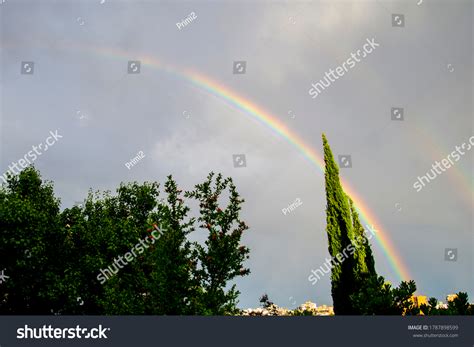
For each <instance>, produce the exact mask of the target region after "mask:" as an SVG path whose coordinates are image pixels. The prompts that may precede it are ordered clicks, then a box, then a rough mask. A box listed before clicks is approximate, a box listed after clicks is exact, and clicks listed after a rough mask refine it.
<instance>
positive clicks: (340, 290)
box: [322, 134, 376, 314]
mask: <svg viewBox="0 0 474 347" xmlns="http://www.w3.org/2000/svg"><path fill="white" fill-rule="evenodd" d="M322 137H323V148H324V162H325V164H326V169H325V184H326V201H327V205H326V223H327V227H326V231H327V235H328V243H329V254H330V255H331V257H332V258H333V259H334V258H336V257H337V256H338V255H340V256H343V261H342V262H338V261H334V262H333V267H332V271H331V293H332V298H333V304H334V312H335V314H358V313H359V312H358V310H357V309H356V308H355V307H354V306H353V304H352V302H351V299H350V296H351V295H353V294H354V293H356V292H357V291H358V290H359V288H360V287H361V285H362V283H364V281H366V279H367V278H368V277H370V276H376V273H375V262H374V259H373V256H372V250H371V249H370V244H369V242H368V240H367V238H366V236H365V233H364V228H363V227H362V225H361V223H360V221H359V216H358V214H357V212H356V210H355V208H354V205H353V202H352V200H351V199H350V197H349V196H347V194H346V193H345V192H344V190H343V188H342V186H341V183H340V181H339V168H338V167H337V165H336V162H335V160H334V156H333V154H332V151H331V148H330V147H329V144H328V142H327V140H326V136H325V135H324V134H323V136H322ZM351 249H352V251H351Z"/></svg>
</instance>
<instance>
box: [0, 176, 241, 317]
mask: <svg viewBox="0 0 474 347" xmlns="http://www.w3.org/2000/svg"><path fill="white" fill-rule="evenodd" d="M161 194H162V192H160V187H159V184H158V183H144V184H138V183H130V184H122V185H120V187H119V188H118V189H117V192H116V194H115V195H112V194H111V193H109V192H105V193H103V194H100V193H92V192H89V194H88V197H87V198H86V199H85V201H84V202H83V204H82V205H81V206H74V207H72V208H68V209H65V210H64V211H60V201H59V199H57V198H56V197H55V196H54V193H53V185H52V184H51V183H50V182H43V181H42V179H41V177H40V174H39V172H38V171H36V170H35V169H34V168H27V169H25V170H24V171H22V172H21V173H20V174H19V175H18V176H9V178H8V182H7V184H6V185H4V186H2V187H1V188H0V271H1V270H2V269H4V274H5V275H6V276H8V278H5V281H3V283H1V284H0V314H61V315H63V314H71V315H73V314H93V315H115V314H130V315H138V314H155V315H222V314H233V313H235V312H236V310H237V308H236V305H237V298H238V295H239V292H238V290H237V289H236V287H235V285H231V282H232V280H234V279H235V278H236V277H238V276H245V275H247V274H248V273H249V272H250V271H249V269H246V268H245V267H244V266H243V263H244V261H245V259H247V258H248V254H249V249H248V248H247V247H245V246H243V245H241V237H242V233H243V232H245V231H246V230H247V229H248V227H247V225H246V224H245V223H244V222H243V221H242V220H240V217H239V212H240V209H241V205H242V203H243V201H244V200H243V199H241V197H240V196H239V194H238V193H237V190H236V188H235V185H234V184H233V182H232V179H230V178H223V177H222V175H214V174H212V173H211V174H210V175H209V176H208V177H207V179H206V180H205V181H204V182H203V183H201V184H198V185H196V186H195V188H194V189H193V190H192V191H187V192H182V191H181V190H180V189H179V188H178V186H177V184H176V182H175V181H174V180H173V178H172V177H171V176H170V177H168V179H167V181H166V183H165V184H164V196H161ZM185 199H187V200H188V201H189V202H192V201H195V202H197V204H198V205H199V211H198V214H197V215H198V216H199V217H197V218H190V217H189V214H190V208H189V207H188V206H187V204H186V203H185ZM221 204H224V205H225V208H224V207H221V206H222V205H221ZM195 215H196V214H195ZM153 224H156V226H157V228H158V229H160V234H159V235H160V236H159V237H157V238H156V239H153V240H150V239H149V238H151V235H150V231H151V230H155V229H154V228H153V229H150V228H151V227H152V225H153ZM196 225H197V228H195V226H196ZM191 233H205V237H204V239H205V242H203V244H200V243H198V242H191V241H189V237H188V236H189V235H190V234H191ZM155 235H156V234H155ZM140 240H142V241H143V240H146V241H147V242H146V243H144V242H142V244H143V245H145V244H146V245H147V247H146V248H145V247H142V248H143V251H142V250H141V249H139V248H138V247H137V248H136V249H138V251H135V252H134V257H132V256H129V255H130V254H131V252H130V251H131V249H132V247H133V246H134V245H136V244H137V243H138V242H140ZM148 241H150V242H148ZM124 255H125V257H123V256H124ZM120 256H122V258H123V259H122V260H121V261H120V262H119V261H118V257H120ZM125 258H127V260H128V261H127V262H126V263H125V264H126V265H123V264H124V262H125ZM135 258H136V259H135ZM119 264H120V267H119ZM101 270H102V271H101ZM104 273H105V274H106V275H105V276H106V277H107V279H106V281H103V277H100V276H101V274H102V275H103V274H104ZM99 279H100V280H99ZM101 283H103V284H101Z"/></svg>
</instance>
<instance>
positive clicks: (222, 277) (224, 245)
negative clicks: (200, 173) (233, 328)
mask: <svg viewBox="0 0 474 347" xmlns="http://www.w3.org/2000/svg"><path fill="white" fill-rule="evenodd" d="M223 193H226V194H227V195H228V203H227V206H226V207H225V208H224V207H221V204H220V201H219V199H221V200H222V199H223V197H222V194H223ZM185 196H186V197H188V198H193V199H196V200H197V201H198V202H199V212H200V216H199V218H198V222H200V223H201V224H200V228H201V229H204V230H207V233H208V237H207V240H206V241H205V246H202V245H200V244H198V243H195V250H194V255H195V258H196V259H197V261H198V264H199V265H198V269H197V270H196V279H197V280H198V281H199V283H200V287H201V288H202V289H203V292H202V302H203V306H204V307H206V314H213V315H220V314H232V313H235V312H236V311H237V309H236V304H237V297H238V295H239V291H237V290H236V287H235V284H234V285H232V286H231V288H230V289H229V290H226V288H227V286H228V284H229V282H230V281H231V280H233V279H234V278H235V277H237V276H245V275H248V274H249V273H250V270H249V269H246V268H244V267H243V262H244V261H245V259H248V257H249V256H248V254H249V249H248V248H247V247H245V246H241V245H240V240H241V237H242V233H243V232H244V231H245V230H247V229H248V226H247V224H245V222H243V221H242V220H241V219H240V217H239V213H240V210H241V208H242V203H243V202H244V200H243V199H242V198H241V197H240V195H239V194H238V192H237V189H236V187H235V185H234V183H233V181H232V179H231V178H225V179H224V178H223V177H222V175H221V174H218V175H217V176H215V175H214V173H210V174H209V176H208V177H207V180H206V181H205V182H204V183H202V184H198V185H196V186H195V189H194V190H193V191H191V192H186V193H185Z"/></svg>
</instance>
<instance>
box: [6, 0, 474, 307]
mask: <svg viewBox="0 0 474 347" xmlns="http://www.w3.org/2000/svg"><path fill="white" fill-rule="evenodd" d="M417 2H418V1H415V0H414V1H398V2H384V1H378V2H377V1H314V2H296V1H291V2H264V1H258V2H257V1H219V2H218V1H214V2H204V1H193V2H181V1H179V2H177V1H169V2H158V1H113V0H106V1H105V3H103V4H100V0H97V1H21V0H6V2H5V3H3V4H0V15H1V17H0V20H1V25H0V30H1V42H0V44H1V46H0V50H1V62H0V67H1V76H0V77H1V93H0V96H1V117H0V121H1V125H0V126H1V132H0V134H1V135H0V136H1V138H0V169H1V173H3V172H5V171H6V170H7V169H8V165H10V164H11V162H12V161H17V160H18V159H19V158H21V157H23V156H24V155H25V154H26V153H27V152H28V151H29V150H31V146H32V145H37V144H38V143H41V142H43V141H44V140H45V138H46V137H47V136H48V133H49V131H50V130H55V129H59V134H61V135H62V136H63V138H62V139H60V140H59V142H58V143H57V144H55V145H54V146H53V147H52V148H50V149H49V150H48V151H47V152H46V153H44V154H43V155H42V156H40V157H39V159H38V160H37V161H36V162H35V165H36V167H37V168H39V169H40V171H41V173H42V175H43V177H44V178H46V179H49V180H52V181H54V183H55V189H56V193H57V195H58V196H59V197H60V198H61V200H62V203H63V207H69V206H71V205H73V204H74V203H75V202H76V201H81V200H82V199H83V198H84V197H85V196H86V194H87V191H88V189H89V188H93V189H94V190H96V189H99V190H106V189H111V190H114V189H115V188H116V187H117V186H118V185H119V183H120V182H122V181H133V180H137V181H145V180H148V181H150V180H156V181H160V182H163V181H164V178H165V177H166V175H168V174H173V175H174V176H175V178H176V179H177V181H178V183H179V184H180V185H181V186H182V187H183V188H185V189H190V188H192V186H193V185H194V184H196V183H199V182H201V181H202V180H203V179H204V178H205V177H206V175H207V173H208V172H210V171H216V172H222V173H223V174H225V175H227V176H231V177H233V178H234V180H235V183H236V184H237V186H238V188H239V191H240V192H241V194H242V195H243V197H244V198H245V199H246V204H245V206H244V209H243V213H242V215H243V218H244V220H246V221H247V223H248V224H249V226H250V227H251V228H250V230H249V231H248V233H247V234H246V235H245V237H244V243H245V244H246V245H248V246H249V247H250V249H251V254H250V255H251V258H250V260H249V261H248V263H247V265H248V266H249V267H250V269H251V271H252V273H251V275H250V276H247V277H245V278H243V279H239V280H238V281H237V284H238V288H239V289H240V290H241V292H242V294H241V296H240V306H241V307H249V306H256V305H257V304H258V298H259V296H260V295H261V294H263V293H264V292H266V293H268V294H269V296H270V298H271V299H272V300H273V301H274V302H275V303H277V304H279V305H281V306H294V303H296V304H300V303H303V302H304V301H307V300H311V301H313V302H316V303H318V304H331V302H332V301H331V296H330V279H329V276H327V277H326V278H323V279H322V280H321V281H320V282H318V283H317V285H315V286H312V285H311V283H310V282H309V281H308V280H307V278H308V275H309V274H310V270H311V269H315V268H317V267H319V266H320V265H322V264H323V263H324V261H325V258H326V257H327V256H328V252H327V237H326V234H325V204H326V202H325V195H324V194H325V193H324V176H323V174H322V173H321V171H320V170H319V169H318V168H317V167H316V166H315V165H313V164H311V163H309V162H308V161H307V160H305V158H304V157H303V155H302V154H301V153H300V152H299V151H298V150H297V148H295V147H293V146H291V145H290V144H289V143H288V142H287V141H285V140H284V139H283V138H281V137H280V136H278V135H276V134H275V133H274V132H273V131H272V130H271V129H269V128H268V127H265V126H262V125H261V124H259V123H258V122H255V121H254V120H252V119H250V118H249V117H248V116H247V115H246V114H245V113H244V112H243V111H241V110H239V109H237V108H235V107H232V106H230V105H228V104H226V103H225V102H224V101H223V100H221V99H218V98H216V97H214V96H212V95H210V94H208V93H207V92H205V91H203V90H199V89H197V88H196V87H194V86H192V85H191V84H190V83H188V82H186V81H185V80H183V79H180V78H177V77H176V76H175V75H173V74H169V73H166V72H165V71H163V70H159V69H154V68H152V67H150V66H146V65H142V67H141V73H140V74H138V75H129V74H127V61H128V60H140V58H141V57H144V56H152V57H154V58H156V59H158V60H160V61H163V62H165V63H169V64H173V65H176V66H179V67H183V68H186V69H191V70H194V71H198V72H199V73H200V74H202V75H205V76H209V77H211V78H212V79H213V80H216V81H218V82H219V83H220V84H222V85H224V86H226V87H227V88H229V89H230V90H233V91H235V92H236V93H238V94H240V95H241V96H243V97H245V98H246V99H248V100H250V101H251V102H252V103H254V104H256V105H258V106H260V107H261V108H263V109H264V110H266V111H267V112H269V113H271V114H272V115H274V116H276V118H278V119H279V120H280V121H282V122H283V123H284V124H285V125H286V126H288V128H289V129H291V130H292V131H293V132H294V133H296V134H298V136H299V137H300V138H301V139H302V140H303V141H304V142H305V143H306V144H307V145H309V146H310V147H311V148H313V149H315V150H316V151H317V152H318V153H322V149H321V133H322V132H325V133H326V135H327V137H328V139H329V142H330V144H331V146H332V149H333V152H334V154H335V155H336V156H337V155H338V154H351V155H352V165H353V167H352V168H350V169H342V170H341V175H342V176H343V177H344V179H346V180H347V181H348V182H349V183H350V184H351V186H352V187H354V189H355V191H356V192H358V194H359V195H360V196H362V197H363V198H364V200H365V202H366V203H367V205H368V206H369V208H370V210H371V211H372V212H373V214H374V215H375V216H377V219H378V220H379V221H380V223H381V225H376V226H375V227H376V228H378V229H380V230H383V231H384V232H386V233H387V234H388V236H389V238H390V239H391V240H392V241H393V245H394V247H395V249H396V253H397V254H398V256H399V257H400V259H402V261H403V263H404V264H406V266H407V268H408V269H409V272H410V275H411V276H412V278H413V279H415V281H416V283H417V286H418V289H419V291H418V292H419V293H420V294H425V295H428V296H435V297H438V298H439V299H442V300H444V298H445V296H446V294H449V293H452V292H457V291H460V290H462V291H468V293H469V295H470V296H471V299H473V298H474V278H473V268H474V257H473V249H474V238H473V214H472V211H473V190H472V187H473V170H474V158H473V153H474V151H471V152H469V153H467V154H466V155H464V156H463V157H462V158H461V160H460V161H459V162H457V163H456V165H455V167H453V168H451V169H449V170H448V171H447V172H445V173H443V174H442V175H440V176H439V177H437V178H436V179H435V180H434V181H433V182H431V183H430V184H429V185H428V186H427V187H425V188H424V189H423V190H422V191H421V192H419V193H417V192H416V191H415V190H414V189H413V183H414V182H415V180H416V178H417V176H419V175H423V174H425V173H426V172H427V171H428V170H429V169H430V168H431V164H432V163H434V161H435V160H438V161H440V160H441V159H443V158H445V157H446V156H447V155H448V154H449V153H450V152H452V151H453V150H454V148H455V146H456V145H461V144H462V143H463V142H465V141H467V140H468V139H469V137H470V136H471V135H473V131H472V130H473V129H472V128H473V112H472V99H473V88H472V81H473V69H472V66H473V60H472V57H473V40H472V36H473V35H472V32H473V31H472V16H473V5H472V2H470V1H461V0H460V1H447V0H446V1H435V0H425V1H423V2H422V3H421V4H420V5H417ZM191 12H194V13H195V14H196V15H197V18H196V19H195V20H194V21H193V22H191V23H190V24H189V25H187V26H186V27H184V28H183V29H182V30H178V28H177V27H176V23H177V22H180V21H182V20H184V18H186V17H187V16H188V15H189V14H190V13H191ZM392 13H399V14H404V15H405V21H406V23H405V27H404V28H394V27H392V21H391V15H392ZM367 38H375V41H376V42H377V43H379V44H380V47H378V48H377V49H376V50H375V51H374V52H373V53H371V54H370V55H369V56H368V57H367V58H365V59H363V60H362V61H361V62H360V63H358V64H357V65H356V67H355V68H353V69H351V70H349V71H348V72H347V73H346V74H345V75H344V76H343V77H342V78H340V79H339V80H337V81H335V82H334V83H333V84H332V85H331V86H330V87H329V88H328V89H326V90H325V91H323V92H322V93H321V95H320V96H318V97H317V98H316V99H312V98H311V97H310V96H309V94H308V90H309V88H310V87H311V83H312V82H316V81H317V80H319V79H320V78H323V76H324V73H325V72H326V71H328V70H329V69H330V68H333V69H334V68H336V67H337V66H338V65H340V64H341V63H342V62H343V61H345V60H346V59H347V58H349V57H350V53H351V52H355V51H356V50H357V49H360V48H361V47H362V45H363V44H364V43H365V41H366V39H367ZM99 48H100V49H99ZM101 49H102V50H104V49H105V50H109V49H110V50H112V51H113V50H119V51H124V52H127V53H128V57H124V56H113V55H106V54H101V53H100V51H101ZM236 60H245V61H247V72H246V74H244V75H234V74H233V73H232V64H233V61H236ZM22 61H34V62H35V71H34V74H33V75H22V74H20V64H21V62H22ZM448 64H451V65H448ZM391 107H404V108H405V120H404V121H403V122H395V121H391V119H390V117H391V115H390V109H391ZM81 116H82V119H81ZM139 151H143V152H144V154H145V155H146V157H145V158H144V159H143V160H142V161H141V162H139V163H138V164H137V165H136V166H135V167H133V168H132V169H131V170H128V169H127V168H126V167H125V165H124V164H125V163H126V162H128V161H130V160H131V158H133V157H134V156H135V155H136V154H137V152H139ZM241 153H243V154H245V155H246V159H247V167H246V168H234V167H233V162H232V155H233V154H241ZM297 198H300V200H301V201H302V203H303V204H302V205H301V206H300V207H298V208H297V209H296V210H294V211H293V212H292V213H291V214H287V215H286V216H285V215H283V214H282V212H281V209H282V208H284V207H287V206H288V205H290V204H291V203H292V202H294V201H295V199H297ZM202 235H204V232H203V231H198V232H196V236H195V237H196V238H198V239H199V238H200V236H202ZM445 248H457V249H458V260H457V261H456V262H447V261H445V260H444V252H445ZM373 249H374V252H375V256H376V265H377V271H378V272H379V274H382V275H384V276H385V277H386V279H388V280H390V281H391V282H392V283H394V284H396V283H398V281H399V279H398V277H397V275H396V273H395V272H394V271H393V269H392V268H391V267H390V264H389V262H388V260H387V257H386V255H385V254H384V253H383V251H382V249H381V248H380V246H379V245H378V244H377V243H373Z"/></svg>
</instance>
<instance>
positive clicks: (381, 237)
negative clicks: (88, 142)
mask: <svg viewBox="0 0 474 347" xmlns="http://www.w3.org/2000/svg"><path fill="white" fill-rule="evenodd" d="M74 48H78V49H80V51H82V52H83V51H84V50H87V51H93V52H95V53H97V54H100V55H104V56H107V57H112V58H115V59H117V58H121V59H122V58H123V59H124V60H125V61H128V60H130V56H131V54H130V53H128V52H126V51H121V50H117V49H111V48H103V47H90V46H78V45H77V44H74ZM133 60H139V61H140V62H141V65H142V66H148V67H150V68H153V69H157V70H159V71H164V72H167V73H170V74H172V75H174V76H176V77H178V78H180V79H182V80H184V81H186V82H187V83H191V84H192V85H193V86H195V87H197V88H199V89H201V90H204V91H205V92H207V93H208V94H210V95H213V96H215V97H217V98H218V99H220V100H223V101H225V102H226V103H227V104H229V105H230V106H232V107H234V108H236V109H238V110H240V111H242V112H243V113H244V114H246V115H247V116H249V117H250V118H252V119H253V120H256V121H258V122H259V123H261V124H263V125H264V126H266V127H267V128H269V129H271V130H272V131H273V132H275V133H277V134H278V135H280V136H281V137H282V138H283V139H285V140H286V141H287V142H288V143H289V144H290V145H292V146H293V147H295V148H296V149H297V150H298V151H299V152H301V154H302V155H303V156H304V157H305V158H306V159H307V160H308V161H309V162H310V163H311V164H313V165H314V166H316V167H317V168H318V169H319V170H320V171H321V172H322V173H324V167H325V164H324V160H323V159H322V158H321V157H320V155H319V154H318V153H317V152H316V151H314V150H313V149H312V148H311V147H309V146H308V145H306V144H305V143H304V142H303V140H302V139H301V138H300V137H299V136H298V135H297V134H295V133H294V132H293V131H291V130H290V129H288V127H287V126H286V125H285V124H284V123H282V122H281V121H280V120H279V119H278V118H277V117H276V116H274V115H272V114H270V113H269V112H267V111H266V110H264V109H263V108H261V107H260V106H258V105H256V104H255V103H253V102H251V101H250V100H248V99H246V98H244V97H243V96H241V95H239V94H238V93H237V92H235V91H233V90H231V89H229V88H227V87H226V86H224V85H222V84H220V83H219V82H217V81H215V80H213V79H211V78H210V77H209V76H204V75H202V74H200V73H198V72H196V71H194V70H190V69H186V68H180V67H177V66H173V65H171V64H167V63H164V62H162V61H160V60H158V59H157V58H155V57H152V56H148V55H139V56H135V57H134V58H133ZM341 184H342V186H343V189H344V190H345V192H346V193H347V194H349V195H350V196H351V198H352V200H353V201H354V204H355V206H356V209H357V211H358V213H359V215H360V217H361V219H362V222H363V223H362V224H363V225H367V226H369V227H370V228H372V229H373V230H375V231H376V232H375V239H376V240H377V243H378V245H379V246H380V247H381V249H382V251H383V253H384V254H385V256H386V258H387V260H388V262H389V264H390V266H391V268H392V269H393V271H394V272H395V274H396V275H397V276H398V279H399V280H400V281H403V280H409V279H411V277H410V274H409V271H408V269H407V267H406V266H405V265H404V263H403V261H402V259H401V257H400V256H399V255H398V253H397V250H396V249H395V247H394V245H393V243H392V242H391V240H390V239H389V237H388V234H387V232H386V231H384V230H383V228H382V226H381V223H380V222H379V221H378V220H377V218H376V217H375V215H374V214H373V213H372V212H371V211H370V209H369V207H368V206H367V204H366V203H365V202H364V200H363V199H362V198H361V197H360V196H359V195H358V194H357V193H356V192H355V190H354V189H353V188H352V187H351V186H350V185H349V183H348V182H347V181H346V180H343V179H341Z"/></svg>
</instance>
